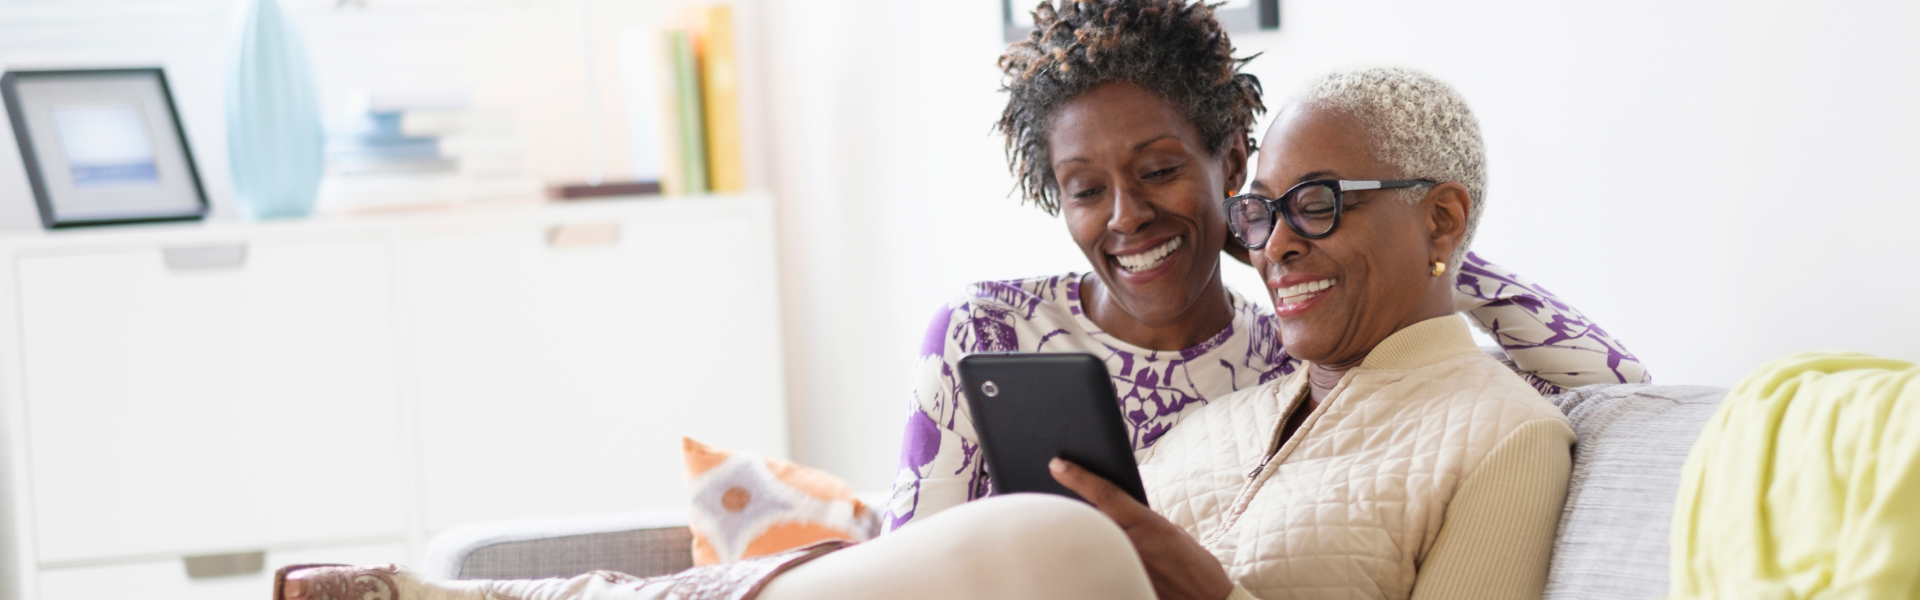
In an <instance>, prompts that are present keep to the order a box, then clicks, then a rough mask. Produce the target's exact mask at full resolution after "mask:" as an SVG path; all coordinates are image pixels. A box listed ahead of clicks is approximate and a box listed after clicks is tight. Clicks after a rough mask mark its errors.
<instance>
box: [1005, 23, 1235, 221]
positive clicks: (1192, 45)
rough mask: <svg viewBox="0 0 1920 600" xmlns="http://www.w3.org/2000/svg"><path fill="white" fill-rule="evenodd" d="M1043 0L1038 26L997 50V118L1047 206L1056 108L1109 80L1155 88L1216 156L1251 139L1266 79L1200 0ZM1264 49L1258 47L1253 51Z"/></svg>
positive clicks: (1053, 186) (1028, 191) (1056, 193)
mask: <svg viewBox="0 0 1920 600" xmlns="http://www.w3.org/2000/svg"><path fill="white" fill-rule="evenodd" d="M1061 1H1062V3H1063V5H1064V6H1063V7H1062V8H1058V9H1056V8H1054V1H1053V0H1046V1H1044V2H1041V3H1040V6H1039V7H1037V8H1035V9H1034V11H1033V23H1034V29H1033V33H1032V34H1030V35H1028V36H1027V39H1025V40H1023V41H1019V42H1015V43H1013V45H1011V46H1008V47H1007V52H1006V54H1003V55H1001V56H1000V70H1001V71H1002V72H1004V73H1005V74H1006V76H1005V79H1004V80H1003V83H1002V84H1001V88H1000V89H1001V91H1004V92H1007V109H1006V111H1005V112H1002V113H1001V115H1000V122H999V123H998V125H997V126H996V128H997V129H999V131H1000V133H1002V134H1004V135H1006V136H1007V167H1008V168H1009V169H1012V170H1013V172H1014V175H1016V176H1017V177H1018V178H1019V183H1018V186H1019V188H1020V193H1021V195H1022V196H1024V197H1025V199H1026V200H1027V201H1028V202H1032V203H1034V204H1036V205H1039V206H1040V208H1041V209H1042V210H1045V211H1047V214H1055V215H1057V214H1059V213H1060V188H1059V185H1058V184H1057V183H1056V182H1055V181H1054V179H1053V160H1052V158H1051V156H1050V153H1049V152H1048V149H1047V140H1046V136H1047V131H1048V129H1049V128H1050V127H1051V126H1052V125H1053V118H1054V115H1055V113H1056V112H1058V111H1059V109H1060V107H1061V106H1062V105H1064V104H1066V103H1067V101H1069V100H1072V99H1073V98H1074V97H1075V96H1079V95H1080V94H1082V93H1084V92H1086V91H1087V90H1090V89H1093V88H1094V87H1096V86H1099V85H1101V84H1104V83H1110V82H1114V81H1126V82H1130V83H1132V84H1134V85H1137V86H1140V87H1141V88H1144V89H1146V90H1148V91H1151V92H1153V93H1155V94H1158V95H1159V96H1160V97H1161V98H1163V99H1165V100H1166V101H1167V102H1169V103H1171V104H1172V105H1173V106H1174V107H1175V108H1176V109H1178V110H1179V111H1180V113H1181V114H1182V115H1184V116H1186V118H1187V119H1188V120H1189V121H1192V122H1193V125H1194V128H1195V129H1197V130H1199V132H1200V139H1201V141H1202V142H1203V143H1205V144H1206V145H1207V147H1208V149H1209V150H1211V151H1212V152H1213V153H1214V154H1215V155H1218V154H1219V153H1221V152H1225V151H1226V150H1227V148H1228V146H1229V145H1230V144H1231V143H1232V142H1234V141H1235V140H1236V138H1244V139H1245V140H1246V143H1247V151H1248V152H1252V151H1253V150H1254V148H1255V145H1254V144H1255V142H1254V140H1253V135H1252V133H1253V132H1252V129H1253V118H1254V115H1257V114H1260V113H1263V112H1266V106H1265V105H1263V104H1261V103H1260V80H1259V79H1258V78H1256V77H1254V76H1253V75H1250V74H1247V73H1241V72H1240V67H1241V66H1242V65H1245V64H1246V63H1247V61H1250V60H1253V59H1254V57H1253V56H1249V57H1246V58H1234V56H1233V42H1232V41H1231V40H1229V39H1228V38H1227V32H1226V31H1225V30H1223V29H1221V27H1220V23H1219V22H1218V21H1215V20H1214V19H1213V6H1212V5H1208V4H1206V3H1205V1H1204V0H1195V1H1194V2H1193V3H1191V4H1189V3H1188V2H1187V0H1061ZM1255 56H1258V55H1255Z"/></svg>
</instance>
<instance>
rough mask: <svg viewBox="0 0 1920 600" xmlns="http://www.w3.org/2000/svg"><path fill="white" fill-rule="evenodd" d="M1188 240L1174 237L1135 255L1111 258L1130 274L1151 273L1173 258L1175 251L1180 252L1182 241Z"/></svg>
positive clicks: (1184, 237) (1182, 237)
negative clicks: (1169, 257)
mask: <svg viewBox="0 0 1920 600" xmlns="http://www.w3.org/2000/svg"><path fill="white" fill-rule="evenodd" d="M1186 238H1187V236H1184V235H1182V236H1174V237H1173V239H1169V240H1167V241H1165V242H1162V243H1161V244H1160V245H1158V246H1154V247H1152V248H1148V249H1146V250H1141V251H1139V252H1135V253H1133V254H1112V255H1109V256H1112V257H1113V262H1116V263H1119V265H1120V269H1121V270H1123V271H1126V272H1128V273H1139V272H1141V271H1150V270H1153V268H1154V267H1158V266H1160V263H1163V262H1167V257H1168V256H1172V255H1173V251H1174V250H1179V249H1180V244H1181V240H1185V239H1186Z"/></svg>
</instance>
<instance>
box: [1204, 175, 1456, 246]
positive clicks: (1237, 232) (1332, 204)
mask: <svg viewBox="0 0 1920 600" xmlns="http://www.w3.org/2000/svg"><path fill="white" fill-rule="evenodd" d="M1435 183H1437V182H1434V181H1428V180H1425V179H1402V180H1394V181H1347V180H1343V179H1316V180H1313V181H1308V182H1304V183H1301V184H1300V185H1296V186H1293V189H1290V190H1287V193H1285V194H1281V195H1280V198H1279V199H1277V200H1276V199H1273V198H1268V197H1266V196H1262V195H1259V194H1254V193H1246V194H1241V195H1238V196H1234V197H1232V198H1228V199H1227V201H1226V203H1225V207H1226V209H1227V228H1228V229H1231V230H1233V237H1234V238H1235V239H1238V240H1240V245H1243V246H1246V247H1247V249H1249V250H1259V249H1261V248H1263V247H1265V246H1266V245H1267V239H1268V238H1270V237H1273V216H1274V215H1275V214H1276V213H1277V214H1280V215H1282V216H1285V217H1286V218H1287V227H1288V228H1291V229H1293V232H1294V233H1297V234H1300V237H1303V238H1307V239H1310V240H1317V239H1320V238H1324V237H1327V236H1329V235H1333V230H1334V228H1336V227H1339V226H1340V212H1341V211H1342V210H1344V209H1345V208H1346V192H1355V191H1360V190H1395V189H1400V188H1410V187H1414V186H1420V185H1434V184H1435Z"/></svg>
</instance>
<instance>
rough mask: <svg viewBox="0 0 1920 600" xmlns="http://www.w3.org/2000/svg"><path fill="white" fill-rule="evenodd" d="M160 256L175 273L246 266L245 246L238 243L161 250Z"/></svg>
mask: <svg viewBox="0 0 1920 600" xmlns="http://www.w3.org/2000/svg"><path fill="white" fill-rule="evenodd" d="M160 255H161V257H162V258H164V259H165V260H166V262H167V268H169V269H173V270H175V271H197V270H204V269H237V268H240V267H241V266H244V265H246V264H247V245H246V244H245V243H239V244H223V245H219V246H181V247H178V248H163V249H161V250H160Z"/></svg>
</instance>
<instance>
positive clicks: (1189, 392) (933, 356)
mask: <svg viewBox="0 0 1920 600" xmlns="http://www.w3.org/2000/svg"><path fill="white" fill-rule="evenodd" d="M1083 277H1086V275H1084V274H1081V273H1067V274H1064V275H1057V276H1050V277H1036V278H1032V279H1021V280H1013V281H989V282H982V283H977V284H974V285H972V286H970V287H969V288H968V289H967V293H966V294H963V295H962V296H960V297H959V298H957V299H955V300H954V301H952V302H950V303H948V305H947V306H945V307H942V308H941V310H940V311H939V312H937V313H936V314H935V315H934V318H933V321H932V323H931V324H930V326H929V327H928V329H927V333H926V337H925V338H924V340H923V343H922V344H921V347H920V357H919V366H918V367H917V368H916V370H915V373H914V380H913V391H912V397H911V406H910V410H909V412H908V415H907V427H906V429H907V431H906V437H905V440H904V443H903V444H902V448H901V453H900V466H899V470H898V471H897V472H896V475H895V477H894V488H893V496H892V498H891V499H890V501H889V502H888V506H887V511H886V515H885V516H884V517H883V519H882V520H883V522H884V525H885V526H886V530H887V531H892V530H894V529H898V528H899V527H901V526H903V525H905V524H907V523H909V522H912V521H913V520H915V519H921V518H926V517H927V516H930V515H932V514H934V513H937V512H940V511H942V510H945V509H948V508H952V507H954V506H958V505H960V504H963V503H966V502H970V501H973V500H976V499H979V498H982V497H985V496H986V495H987V494H988V493H989V492H990V491H991V480H990V478H989V476H988V474H987V472H986V469H985V466H984V464H983V463H984V461H983V460H982V456H981V454H980V445H979V441H978V438H977V436H976V435H975V434H974V429H973V422H972V418H971V416H970V415H969V414H968V411H967V409H966V406H965V401H964V400H962V398H961V391H960V390H961V386H960V375H959V372H958V370H957V369H956V365H957V364H959V361H960V358H961V357H964V356H966V355H967V354H971V353H974V352H1085V353H1088V354H1092V355H1094V356H1097V357H1100V358H1101V359H1102V360H1104V361H1105V362H1106V365H1107V372H1108V373H1109V374H1111V375H1112V377H1113V387H1114V391H1115V393H1116V394H1117V395H1118V396H1119V403H1120V410H1121V414H1122V415H1123V417H1124V419H1123V420H1124V421H1125V423H1126V425H1127V433H1128V436H1129V437H1130V439H1131V440H1132V442H1133V447H1134V450H1135V451H1136V452H1137V451H1140V450H1144V449H1146V448H1148V447H1151V446H1152V445H1153V443H1154V442H1155V441H1156V440H1158V439H1159V438H1160V436H1162V435H1164V434H1166V432H1167V430H1168V429H1171V428H1172V427H1173V426H1174V425H1175V424H1176V423H1178V422H1179V420H1180V416H1181V415H1182V414H1183V413H1185V412H1186V411H1189V410H1191V409H1192V408H1194V407H1197V406H1202V405H1205V404H1206V402H1207V400H1209V399H1211V398H1218V397H1221V396H1225V395H1227V394H1230V393H1233V392H1234V391H1236V390H1241V389H1245V388H1249V387H1253V386H1256V385H1259V384H1261V383H1264V382H1267V381H1271V380H1273V379H1275V378H1278V377H1281V376H1283V375H1287V374H1290V373H1292V372H1294V371H1295V370H1296V369H1299V368H1300V366H1301V363H1300V361H1298V360H1297V359H1295V358H1293V357H1292V356H1291V355H1289V354H1287V351H1286V349H1285V347H1284V346H1283V344H1282V342H1281V340H1280V334H1279V323H1278V322H1277V321H1276V318H1275V317H1274V315H1273V311H1272V310H1271V309H1270V308H1269V307H1268V306H1266V303H1265V302H1261V303H1251V302H1247V301H1246V300H1245V299H1243V298H1241V297H1240V296H1239V295H1238V294H1235V293H1232V291H1231V290H1229V294H1230V296H1231V300H1232V303H1233V321H1232V323H1231V324H1230V325H1229V326H1228V327H1227V329H1225V330H1223V331H1221V332H1220V333H1219V334H1218V335H1215V336H1213V337H1212V338H1209V339H1208V340H1206V341H1204V342H1201V343H1199V344H1197V345H1195V346H1193V347H1191V348H1187V349H1184V350H1179V351H1156V350H1148V349H1144V348H1140V347H1137V346H1134V345H1132V344H1128V343H1126V342H1123V341H1120V340H1119V339H1116V338H1114V337H1112V336H1110V335H1107V334H1106V333H1105V332H1104V331H1101V330H1100V328H1099V326H1098V325H1095V324H1094V323H1093V322H1092V321H1091V320H1089V319H1087V317H1086V315H1084V314H1082V311H1081V308H1080V282H1081V280H1082V278H1083ZM1455 306H1456V308H1458V309H1460V310H1461V311H1463V312H1465V313H1467V316H1468V319H1469V320H1470V321H1472V322H1473V323H1475V324H1476V325H1477V326H1478V327H1480V328H1481V330H1482V331H1485V332H1487V333H1488V334H1489V335H1491V336H1493V338H1494V339H1495V340H1497V341H1498V342H1499V343H1500V345H1501V347H1502V348H1503V349H1504V350H1505V351H1506V352H1507V353H1508V355H1509V357H1510V358H1511V359H1512V360H1513V361H1514V363H1515V364H1516V365H1517V366H1518V368H1517V371H1518V372H1519V374H1520V375H1521V376H1522V378H1523V379H1526V380H1527V382H1528V383H1530V384H1532V385H1533V386H1534V387H1535V388H1536V389H1539V390H1541V392H1542V393H1554V392H1557V391H1559V390H1560V389H1561V388H1562V387H1575V386H1580V385H1588V384H1592V383H1616V382H1617V383H1640V382H1647V381H1650V378H1649V377H1648V375H1647V373H1646V369H1645V368H1643V367H1642V366H1641V365H1640V362H1639V360H1638V359H1637V358H1634V356H1633V355H1632V354H1631V353H1629V352H1627V351H1626V349H1625V347H1624V346H1621V345H1620V343H1619V342H1618V341H1615V340H1614V339H1612V338H1611V337H1610V336H1608V335H1607V333H1606V332H1605V331H1604V330H1601V329H1600V328H1599V326H1598V325H1595V324H1593V323H1592V322H1590V321H1588V320H1587V319H1586V317H1585V316H1584V315H1581V314H1580V312H1579V311H1577V310H1574V309H1573V307H1572V306H1569V305H1567V304H1566V303H1565V302H1562V301H1561V300H1560V299H1559V298H1557V297H1555V296H1554V295H1553V294H1551V293H1548V292H1547V291H1546V289H1545V288H1542V287H1540V286H1538V285H1535V284H1533V283H1531V282H1529V281H1527V280H1526V279H1524V278H1522V277H1520V276H1519V275H1518V274H1515V273H1512V272H1508V271H1506V270H1504V269H1501V268H1500V267H1499V266H1497V265H1494V264H1492V263H1489V262H1487V261H1485V260H1483V259H1481V258H1480V257H1478V256H1476V255H1474V254H1473V253H1471V252H1469V253H1468V254H1467V258H1466V260H1465V261H1464V263H1463V264H1462V265H1461V272H1460V274H1459V276H1458V283H1457V286H1456V289H1455Z"/></svg>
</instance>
